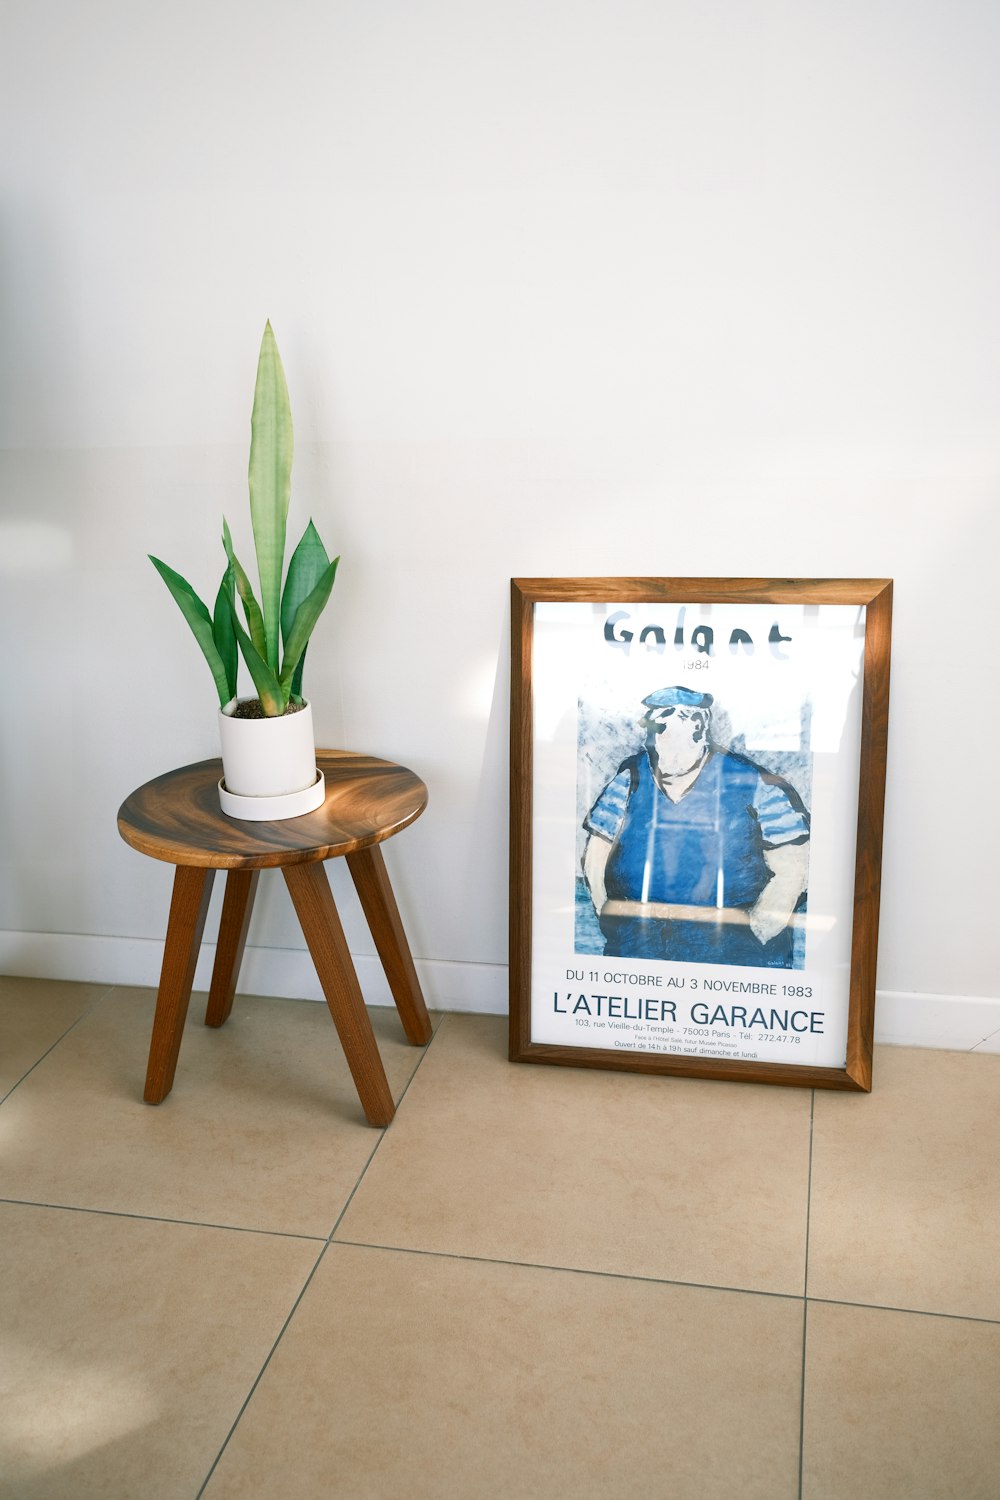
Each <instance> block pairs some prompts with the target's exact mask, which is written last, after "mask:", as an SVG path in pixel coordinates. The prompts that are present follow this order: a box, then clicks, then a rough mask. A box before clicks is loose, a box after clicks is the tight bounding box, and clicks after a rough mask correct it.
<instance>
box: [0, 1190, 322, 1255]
mask: <svg viewBox="0 0 1000 1500" xmlns="http://www.w3.org/2000/svg"><path fill="white" fill-rule="evenodd" d="M3 1203H9V1204H11V1205H12V1206H14V1207H16V1208H44V1209H49V1210H51V1212H53V1213H57V1214H98V1215H100V1216H101V1217H102V1218H107V1219H131V1220H134V1221H135V1222H136V1223H139V1224H177V1225H179V1226H181V1227H183V1228H189V1229H221V1230H222V1231H223V1232H224V1233H226V1234H265V1235H269V1236H270V1237H271V1238H272V1239H279V1240H313V1241H314V1242H315V1243H316V1244H320V1245H322V1244H325V1242H326V1236H325V1235H322V1234H303V1233H299V1232H297V1231H296V1230H294V1229H264V1228H259V1227H258V1226H257V1225H254V1224H216V1223H213V1222H212V1221H211V1220H210V1219H171V1218H169V1217H168V1216H167V1215H165V1214H137V1213H129V1212H128V1211H127V1210H126V1209H123V1208H92V1207H90V1206H89V1205H87V1204H84V1203H41V1202H39V1201H38V1199H36V1198H3V1197H0V1204H3Z"/></svg>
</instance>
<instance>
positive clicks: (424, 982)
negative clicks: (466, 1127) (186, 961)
mask: <svg viewBox="0 0 1000 1500" xmlns="http://www.w3.org/2000/svg"><path fill="white" fill-rule="evenodd" d="M162 958H163V943H162V941H160V942H157V941H155V940H154V939H152V938H121V937H90V936H83V935H80V934H76V933H65V932H3V931H0V974H20V975H24V976H26V977H29V978H35V979H79V980H86V981H88V982H90V983H93V984H136V985H152V986H155V985H157V984H158V983H159V980H160V963H161V960H162ZM214 962H215V944H214V943H203V944H202V949H201V953H200V955H199V957H198V967H197V969H196V970H195V976H194V985H195V989H199V990H207V989H208V986H209V981H210V979H211V975H212V965H213V964H214ZM354 967H355V969H356V970H357V975H358V981H359V983H360V985H361V989H362V992H363V994H364V997H365V1000H366V1001H367V1003H368V1004H369V1005H391V1004H392V996H391V995H390V993H389V986H388V984H387V983H386V978H385V974H384V973H383V971H382V965H381V963H380V962H379V960H378V959H377V958H375V957H373V956H372V955H370V954H363V953H362V954H355V955H354ZM416 969H417V975H418V977H419V979H420V984H421V987H422V989H423V992H424V998H425V999H426V1001H427V1004H428V1006H429V1007H430V1009H431V1010H457V1011H477V1012H480V1013H483V1014H486V1015H505V1014H506V1011H507V966H506V964H477V963H452V962H450V961H449V960H446V959H417V960H416ZM240 989H241V990H243V991H244V993H246V994H248V995H276V996H280V997H281V998H282V999H291V1000H322V998H323V992H322V990H321V989H320V987H319V980H318V979H317V978H316V970H315V969H314V968H313V962H312V959H311V958H310V957H309V954H308V953H307V952H306V950H305V949H304V948H251V947H248V948H247V950H246V953H245V954H244V956H243V966H242V968H241V970H240ZM997 1024H998V1026H1000V1022H998V1023H997Z"/></svg>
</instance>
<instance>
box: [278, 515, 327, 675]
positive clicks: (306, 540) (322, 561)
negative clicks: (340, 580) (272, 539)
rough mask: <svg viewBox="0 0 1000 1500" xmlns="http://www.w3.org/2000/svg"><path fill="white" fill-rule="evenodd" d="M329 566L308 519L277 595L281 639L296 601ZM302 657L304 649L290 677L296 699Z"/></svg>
mask: <svg viewBox="0 0 1000 1500" xmlns="http://www.w3.org/2000/svg"><path fill="white" fill-rule="evenodd" d="M329 566H330V559H329V557H328V556H327V551H326V548H325V547H324V546H323V543H322V541H321V540H320V535H319V532H318V531H317V530H316V527H315V526H314V525H313V523H312V521H310V522H309V525H308V526H307V527H306V529H305V531H304V532H303V533H302V538H301V540H300V541H299V544H298V546H297V547H296V549H295V551H294V552H293V553H292V557H291V561H290V562H289V564H288V576H287V578H286V579H285V588H284V592H283V593H282V595H281V639H282V642H283V643H286V644H287V641H288V637H289V635H290V634H291V630H292V626H293V624H294V623H295V616H296V614H297V613H298V609H299V605H300V604H301V603H302V601H303V600H304V599H305V598H307V596H308V595H309V594H311V593H312V591H313V589H314V588H315V587H316V585H317V583H319V581H320V579H321V578H322V576H323V574H324V572H325V571H326V569H327V568H328V567H329ZM305 660H306V653H305V651H304V650H303V652H302V655H301V656H300V657H299V662H298V666H297V667H296V668H295V673H294V675H293V677H292V693H291V695H292V698H293V699H294V700H296V701H298V700H299V699H301V697H302V670H303V667H304V666H305Z"/></svg>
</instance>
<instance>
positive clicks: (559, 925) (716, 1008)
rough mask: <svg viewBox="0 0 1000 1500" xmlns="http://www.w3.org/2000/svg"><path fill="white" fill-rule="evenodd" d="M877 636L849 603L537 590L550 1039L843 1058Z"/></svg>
mask: <svg viewBox="0 0 1000 1500" xmlns="http://www.w3.org/2000/svg"><path fill="white" fill-rule="evenodd" d="M863 644H864V610H863V608H861V609H859V608H857V607H851V606H839V605H829V606H826V605H823V606H818V605H817V606H808V605H801V604H789V605H786V606H783V607H778V606H773V605H767V604H761V603H747V604H742V605H741V604H724V605H711V604H706V605H695V604H687V605H680V606H674V607H672V608H671V607H669V606H664V605H663V604H655V603H652V604H649V605H641V604H630V605H629V606H627V607H625V606H621V607H616V606H614V605H612V604H599V603H594V604H578V603H563V604H559V603H551V604H550V603H539V604H537V605H536V606H535V632H534V670H535V689H536V697H535V714H534V757H535V772H534V774H535V782H534V815H535V827H536V840H535V846H534V861H533V863H534V896H533V908H534V914H533V919H532V922H533V927H532V930H533V958H532V1025H531V1036H532V1040H533V1041H534V1042H536V1043H537V1042H540V1043H546V1042H548V1043H556V1044H558V1043H565V1044H567V1045H571V1046H574V1047H581V1046H582V1047H591V1046H592V1047H604V1048H621V1049H626V1050H627V1049H631V1050H634V1051H647V1052H674V1053H682V1054H683V1053H689V1054H693V1055H695V1056H701V1057H709V1056H715V1057H729V1058H742V1059H746V1060H756V1061H761V1060H763V1061H767V1060H777V1061H789V1062H792V1061H794V1062H799V1063H801V1064H811V1065H817V1066H829V1067H841V1066H843V1062H844V1050H845V1046H846V1028H847V1008H848V990H849V966H850V951H851V905H852V881H853V868H854V847H853V839H854V832H855V829H854V827H853V826H852V823H851V820H850V819H846V820H845V818H844V816H843V808H844V807H845V806H846V807H850V806H851V805H852V804H853V805H854V806H856V798H857V784H856V780H855V781H854V782H853V784H852V780H851V778H852V775H856V766H857V756H858V749H857V747H858V744H859V738H860V701H861V698H860V693H861V678H862V658H863ZM538 830H542V831H543V833H544V837H539V836H538Z"/></svg>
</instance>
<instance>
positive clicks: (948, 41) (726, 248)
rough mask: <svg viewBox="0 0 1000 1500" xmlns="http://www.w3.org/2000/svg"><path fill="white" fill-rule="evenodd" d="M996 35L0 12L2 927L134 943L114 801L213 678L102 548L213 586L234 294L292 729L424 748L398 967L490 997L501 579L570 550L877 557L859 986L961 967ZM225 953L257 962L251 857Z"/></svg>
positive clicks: (330, 16)
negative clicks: (271, 467)
mask: <svg viewBox="0 0 1000 1500" xmlns="http://www.w3.org/2000/svg"><path fill="white" fill-rule="evenodd" d="M998 42H1000V11H998V9H997V7H996V6H995V5H992V4H989V3H985V0H984V3H981V4H978V3H972V0H947V3H946V0H915V3H910V4H907V5H903V4H901V3H899V0H836V3H834V0H822V3H810V4H801V3H791V0H788V3H779V0H771V3H753V0H747V3H735V0H734V3H731V4H728V5H727V4H722V5H712V6H708V5H702V4H697V3H695V0H649V3H646V0H614V3H612V0H596V3H595V0H574V3H572V4H570V3H557V0H548V3H546V0H533V3H526V0H505V3H504V4H503V5H486V4H474V3H467V0H466V3H460V0H451V3H448V0H410V3H402V0H396V3H390V0H351V3H344V0H286V4H285V5H284V6H283V7H282V8H281V11H280V13H279V12H278V11H276V10H275V8H274V6H273V5H264V4H262V3H259V0H240V3H228V0H225V3H224V0H197V3H195V0H172V3H171V4H169V5H168V4H165V3H163V4H159V5H153V4H148V3H147V4H136V3H135V0H128V3H126V0H87V3H71V0H65V3H61V4H60V3H48V4H45V3H41V4H33V3H29V0H21V3H16V0H15V3H12V4H8V5H7V6H6V8H5V10H4V35H3V41H2V46H3V53H4V58H5V66H4V75H5V80H4V89H3V97H2V99H0V111H2V112H3V114H4V116H5V118H4V119H3V120H2V122H0V139H2V140H3V142H4V153H3V154H4V158H5V170H4V176H3V181H2V189H0V247H2V248H0V307H2V319H3V321H2V338H0V446H2V450H3V451H2V454H0V465H2V467H0V475H2V514H0V574H2V595H0V609H2V612H3V618H4V627H3V639H4V641H5V642H6V643H7V649H6V651H5V654H4V668H3V674H2V679H3V702H4V712H3V713H2V715H0V777H2V785H0V820H2V840H3V852H4V859H3V866H2V873H0V931H2V933H3V934H4V937H3V942H2V944H0V961H2V962H0V967H2V966H3V965H4V964H5V965H6V967H7V968H8V969H9V970H10V971H12V972H19V971H20V972H25V971H28V970H30V971H32V972H59V971H61V969H60V966H61V965H69V967H70V970H71V971H74V969H73V966H74V965H75V966H76V968H75V972H79V969H80V965H81V963H83V962H84V956H85V955H89V957H86V964H87V965H89V967H90V969H91V970H93V971H94V976H93V977H107V978H111V979H114V978H124V977H133V978H137V977H143V978H145V979H146V980H147V982H155V977H156V972H157V947H156V942H155V940H156V939H157V938H158V937H161V936H162V931H163V923H164V916H165V908H166V900H167V894H168V887H169V875H170V871H169V869H167V868H166V867H160V866H157V865H155V864H153V863H152V862H151V861H148V860H144V859H142V858H141V857H140V856H138V855H136V854H134V853H133V852H132V851H131V850H129V849H127V848H126V847H125V845H124V844H122V843H121V842H120V841H119V839H118V837H117V833H116V830H115V812H116V809H117V806H118V804H119V802H120V801H121V800H122V798H123V797H124V796H125V794H126V793H127V792H128V791H129V790H130V789H131V788H132V787H133V786H135V785H137V784H138V783H139V782H141V781H143V780H145V779H146V778H148V777H149V776H151V775H154V774H155V773H157V772H158V771H160V770H163V769H165V768H167V767H169V766H172V765H175V764H180V763H182V762H185V761H188V760H193V759H197V758H200V757H202V756H205V755H210V754H214V753H216V744H215V727H214V720H213V715H214V703H215V699H214V692H213V688H212V684H211V679H210V677H209V674H208V672H207V669H206V668H205V667H204V665H203V664H202V662H201V658H200V656H199V655H198V652H197V648H196V647H195V645H194V644H193V642H192V640H191V639H190V637H189V636H188V634H187V631H186V629H185V627H184V625H183V622H182V621H181V619H180V616H179V615H178V614H177V612H176V609H175V606H174V605H173V603H172V602H171V600H170V599H169V597H168V596H167V594H166V591H165V590H164V589H163V587H162V585H161V584H160V583H159V581H158V580H157V579H156V578H155V575H154V574H153V571H152V568H151V567H150V565H149V563H148V562H147V561H146V558H145V554H146V553H147V552H148V551H152V552H155V553H157V554H158V555H160V556H162V557H164V558H166V559H167V560H168V561H169V562H171V563H172V564H173V565H174V566H175V567H177V568H179V569H180V570H181V571H182V572H184V573H185V574H187V575H189V576H190V577H191V579H192V581H193V582H194V583H195V584H196V586H199V587H201V588H202V589H204V590H205V591H208V590H210V589H212V588H213V587H214V585H215V581H216V579H217V575H218V572H219V565H220V557H219V552H218V548H217V543H216V537H217V534H218V531H219V525H220V517H221V514H222V512H223V510H225V511H226V513H227V514H228V515H229V517H230V519H231V520H232V521H233V522H234V526H235V528H236V530H237V536H238V540H239V539H240V538H242V544H243V545H242V550H243V551H244V552H245V553H247V554H249V553H250V551H251V548H250V545H249V542H248V525H247V521H246V514H245V513H246V503H245V469H246V453H247V444H248V424H249V408H250V399H251V394H252V386H253V376H254V369H255V362H256V352H257V343H258V340H259V337H260V332H261V328H262V326H263V322H264V319H265V317H270V318H271V320H272V322H273V324H274V327H275V330H276V333H277V336H278V340H279V344H280V347H281V350H282V354H283V357H284V361H285V366H286V370H287V373H288V379H289V384H290V388H291V393H292V403H293V411H294V414H295V418H296V430H297V444H298V447H297V465H296V472H295V483H294V490H293V519H294V522H295V524H296V525H297V526H298V527H299V528H300V529H301V526H302V525H304V523H305V520H306V519H307V517H308V516H309V515H310V514H312V515H313V516H314V517H315V519H316V522H317V525H318V526H319V529H320V531H321V533H322V534H323V537H324V539H325V540H326V541H327V543H328V545H329V546H330V547H331V549H337V550H340V551H341V552H342V554H343V558H344V561H343V566H342V571H341V575H340V578H339V580H338V583H337V587H336V590H335V597H334V603H333V604H332V606H331V607H330V609H329V610H328V612H327V614H326V616H325V617H324V619H323V621H322V623H321V625H320V627H319V630H318V633H317V636H316V638H315V644H314V646H313V649H312V653H311V657H310V663H309V666H310V673H309V690H310V695H311V697H312V698H313V699H314V702H315V704H316V713H317V725H318V735H319V739H320V741H321V742H325V743H333V744H347V745H350V746H352V747H357V748H364V749H367V750H370V751H372V752H374V753H378V754H383V755H386V756H389V757H392V758H396V759H400V760H403V761H404V762H406V763H408V764H410V765H412V766H413V767H414V768H415V769H416V770H418V771H419V772H420V774H421V775H423V776H424V778H425V780H426V781H427V782H428V783H429V786H430V788H431V806H430V810H429V811H428V813H427V814H426V815H425V817H424V818H423V819H422V820H421V821H420V822H419V823H418V824H417V825H416V826H415V827H414V828H413V829H412V830H410V831H409V832H408V833H407V834H406V836H405V837H404V838H401V839H399V840H398V841H396V843H395V844H394V845H393V846H392V847H391V849H390V851H389V853H388V858H389V859H390V862H391V865H392V869H393V872H394V877H395V880H396V883H397V888H398V892H399V896H400V902H401V906H402V909H403V915H404V920H405V922H406V924H407V927H408V930H409V932H410V935H411V940H412V945H413V948H414V951H415V953H416V954H417V955H419V956H420V957H421V958H422V959H425V960H428V961H430V962H429V967H427V968H426V969H425V975H426V976H427V978H428V988H429V990H430V991H431V994H430V997H429V998H431V999H432V1000H436V1001H437V1002H438V1003H443V1004H459V1005H461V1004H468V1005H472V1006H474V1005H476V1004H484V1003H486V1004H490V1005H492V1004H494V1003H497V1004H499V1005H500V1006H502V1004H503V987H502V978H503V975H502V970H501V969H500V968H499V967H497V966H501V965H503V964H504V962H505V960H506V905H507V872H506V863H505V860H506V807H507V799H506V766H507V755H506V722H507V682H506V678H507V665H506V651H507V641H508V625H507V584H508V579H509V577H510V576H511V575H515V574H516V575H529V576H530V575H533V574H543V575H547V574H567V575H571V574H576V573H581V574H608V575H620V574H629V573H642V574H651V573H652V574H678V575H684V574H697V575H701V574H745V575H748V574H766V575H788V576H796V575H799V576H810V575H826V576H836V575H846V576H882V575H889V576H893V577H895V579H896V581H897V588H896V615H895V659H894V665H893V707H892V732H891V743H890V759H889V793H888V808H887V825H886V859H885V867H884V881H883V928H882V942H881V958H880V971H879V983H880V989H882V990H884V991H886V992H889V993H890V994H892V995H895V996H896V997H897V999H896V1001H895V1002H893V1003H894V1004H895V1005H896V1011H898V1013H899V1014H900V1015H901V1016H902V1021H901V1023H900V1024H901V1026H902V1031H903V1034H904V1036H905V1034H906V1027H907V1022H906V1016H907V1014H912V1015H913V1016H914V1017H916V1015H917V1013H918V1010H919V1004H920V1002H918V1001H916V1000H907V999H906V998H905V997H908V996H909V997H912V996H927V995H942V996H950V997H956V996H965V997H987V998H988V997H996V996H997V995H998V989H1000V986H998V980H997V973H998V958H1000V952H998V940H997V932H998V928H1000V923H998V922H997V919H996V915H995V905H996V890H997V881H996V877H995V871H996V850H997V846H998V833H1000V829H998V816H997V806H996V798H995V794H994V792H993V790H992V782H991V781H990V780H989V779H988V777H987V775H984V771H983V760H984V758H985V757H986V756H988V755H989V753H990V747H991V746H992V745H993V743H994V742H995V741H996V739H997V736H998V729H1000V724H998V709H997V694H996V691H995V684H996V680H997V669H996V649H997V619H996V605H995V588H994V579H995V576H996V553H997V542H998V540H1000V537H998V525H997V490H998V475H1000V462H998V451H997V425H996V424H997V410H998V396H1000V378H998V376H1000V362H998V351H1000V315H998V308H1000V302H998V298H997V295H996V276H997V269H996V268H997V264H998V258H997V249H998V233H997V231H998V227H1000V208H998V198H997V191H996V188H997V181H998V176H997V173H998V167H1000V146H998V142H1000V128H998V127H1000V119H998V114H1000V106H998V98H1000V94H998V90H997V88H996V69H995V62H996V57H997V55H998V51H997V49H998ZM942 701H944V702H945V703H946V704H947V713H946V715H945V716H944V720H943V722H942V720H941V719H940V718H938V717H937V715H936V714H935V713H934V712H933V710H934V707H935V705H938V704H939V703H941V702H942ZM338 890H339V891H343V890H344V887H343V884H342V882H340V880H339V876H338ZM344 904H345V917H346V923H347V927H348V934H349V937H350V939H351V941H352V946H353V947H354V948H355V950H356V951H357V952H358V953H359V954H361V955H364V954H370V953H371V952H372V951H373V950H372V947H371V944H370V940H369V938H368V936H367V932H366V930H365V929H364V926H363V923H362V922H361V919H360V917H359V916H358V914H357V912H356V909H355V907H354V905H353V903H352V902H350V901H348V900H347V899H346V894H345V903H344ZM38 934H43V935H79V940H77V938H70V937H66V936H62V937H57V936H52V937H51V938H48V937H39V936H37V935H38ZM112 940H121V941H112ZM126 940H127V941H126ZM251 942H252V943H253V944H254V945H255V947H256V948H257V949H260V950H263V951H262V952H261V953H259V954H258V955H257V958H256V960H255V961H256V962H257V963H258V965H259V967H258V973H257V977H258V981H259V982H260V983H261V984H262V985H268V984H270V985H271V986H272V987H274V988H277V989H280V988H281V984H282V979H281V973H282V972H283V973H284V974H285V975H286V981H285V982H286V983H287V975H288V974H289V973H292V974H293V975H295V976H298V975H299V974H300V973H303V972H305V967H304V965H302V966H299V967H297V965H298V957H297V956H296V955H292V956H291V957H289V958H288V959H287V961H286V962H284V964H282V962H281V961H280V955H279V960H275V955H274V954H269V953H268V952H267V950H272V949H297V950H301V946H302V945H301V939H300V937H299V936H298V933H297V929H296V927H295V923H294V920H293V917H292V914H291V911H290V908H289V906H288V903H287V900H286V898H285V895H284V892H283V890H282V889H281V888H280V885H279V884H278V883H275V882H272V883H271V885H270V887H269V888H268V889H267V891H266V893H264V894H263V896H262V900H261V909H260V911H259V913H258V914H257V916H256V918H255V925H254V929H253V933H252V937H251ZM463 966H464V967H463ZM374 967H375V966H374V965H369V966H366V972H368V971H369V970H372V971H373V970H374ZM296 982H298V980H297V979H296ZM484 996H485V997H487V998H486V999H485V1000H484V998H483V997H484ZM899 997H903V998H899ZM907 1006H909V1007H910V1009H909V1011H908V1010H907ZM958 1009H960V1007H957V1008H956V1011H955V1014H957V1013H958ZM965 1009H966V1010H968V1009H969V1007H968V1006H966V1008H965ZM972 1013H973V1017H974V1018H973V1019H972V1020H971V1021H970V1022H969V1027H970V1028H971V1032H976V1031H977V1029H978V1028H979V1027H980V1021H981V1020H982V1023H983V1025H982V1030H981V1032H980V1035H985V1034H986V1030H987V1029H995V1028H996V1027H998V1026H1000V1013H997V1012H995V1011H993V1010H990V1012H989V1014H990V1016H992V1017H993V1019H992V1020H991V1021H990V1024H989V1027H987V1026H986V1024H985V1023H986V1017H987V1010H986V1009H980V1008H978V1007H977V1006H975V1005H973V1006H972ZM894 1014H895V1012H894ZM935 1024H936V1023H935ZM914 1027H915V1030H914V1036H916V1034H917V1032H919V1029H920V1028H919V1026H918V1025H917V1024H916V1022H914ZM971 1032H970V1034H971ZM973 1040H979V1036H976V1037H974V1038H973ZM972 1044H973V1041H969V1045H972Z"/></svg>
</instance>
